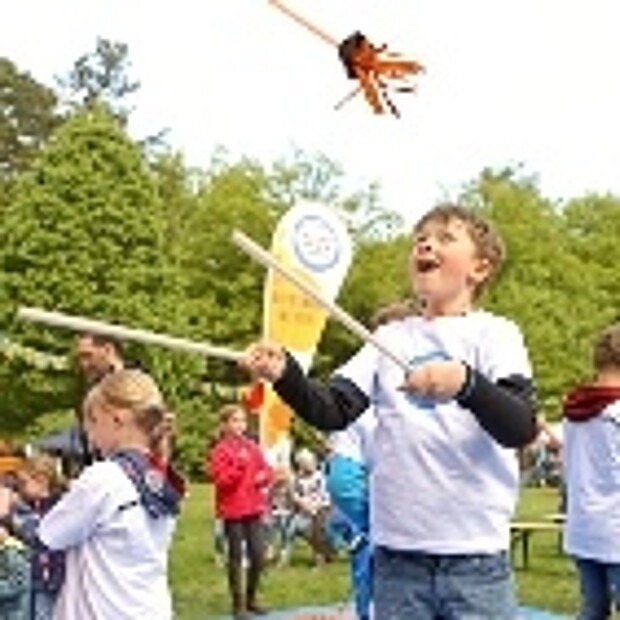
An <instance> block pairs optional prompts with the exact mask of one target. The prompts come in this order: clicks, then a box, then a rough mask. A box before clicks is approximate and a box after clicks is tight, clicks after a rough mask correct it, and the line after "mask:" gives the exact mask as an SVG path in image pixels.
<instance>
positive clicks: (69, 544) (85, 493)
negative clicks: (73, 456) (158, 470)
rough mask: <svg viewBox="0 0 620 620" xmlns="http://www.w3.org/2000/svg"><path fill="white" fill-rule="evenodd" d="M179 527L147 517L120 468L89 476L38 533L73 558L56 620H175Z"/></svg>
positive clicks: (97, 469) (100, 467)
mask: <svg viewBox="0 0 620 620" xmlns="http://www.w3.org/2000/svg"><path fill="white" fill-rule="evenodd" d="M174 525H175V520H174V519H173V518H172V517H161V518H158V519H153V518H150V517H149V516H148V514H147V512H146V510H145V509H144V508H143V507H142V506H141V505H140V502H139V496H138V492H137V491H136V488H135V487H134V484H133V483H132V482H131V480H130V479H129V478H128V477H127V475H126V474H125V473H124V472H123V470H122V469H121V467H120V465H118V464H117V463H115V462H113V461H100V462H97V463H94V464H93V465H91V466H90V467H88V468H86V469H85V470H84V471H83V472H82V474H81V475H80V476H79V478H77V479H76V480H75V481H73V483H72V484H71V488H70V490H69V491H68V492H67V493H66V494H65V495H64V496H63V498H62V499H61V500H60V501H59V502H58V504H56V505H55V506H54V508H53V509H52V510H51V511H50V512H49V513H48V514H47V515H46V516H45V517H44V518H43V520H42V522H41V525H40V528H39V536H40V538H41V540H42V541H43V543H44V544H46V545H47V546H48V547H50V548H52V549H63V550H66V552H67V555H66V577H65V583H64V585H63V588H62V590H61V592H60V596H59V599H58V602H57V604H56V606H55V611H54V620H111V619H112V618H113V619H114V620H137V619H138V618H144V619H146V618H148V619H149V620H170V619H171V618H172V602H171V596H170V591H169V587H168V580H167V564H168V549H169V547H170V543H171V540H172V534H173V531H174Z"/></svg>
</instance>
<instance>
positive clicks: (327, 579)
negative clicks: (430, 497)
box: [170, 485, 577, 620]
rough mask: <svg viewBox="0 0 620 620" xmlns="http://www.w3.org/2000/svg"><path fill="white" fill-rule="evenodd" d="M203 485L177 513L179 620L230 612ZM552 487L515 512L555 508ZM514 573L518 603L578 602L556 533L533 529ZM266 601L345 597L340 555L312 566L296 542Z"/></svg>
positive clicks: (267, 588) (272, 573) (554, 605)
mask: <svg viewBox="0 0 620 620" xmlns="http://www.w3.org/2000/svg"><path fill="white" fill-rule="evenodd" d="M210 493H211V489H210V487H207V486H206V485H194V486H192V487H191V492H190V496H189V498H188V500H187V501H186V504H185V506H184V510H183V513H182V515H181V518H180V521H179V525H178V529H177V533H176V537H175V543H174V546H173V550H172V558H171V567H170V574H171V582H172V590H173V593H174V597H175V607H176V611H177V618H178V619H179V620H207V619H209V618H217V617H218V616H221V615H224V614H226V613H227V612H228V608H229V602H228V593H227V588H226V577H225V572H224V570H223V569H222V568H220V567H218V566H217V565H216V564H215V562H214V559H213V542H212V535H211V533H212V519H213V513H212V504H213V503H212V499H211V494H210ZM557 505H558V492H557V490H556V489H550V488H541V489H526V490H525V491H524V494H523V497H522V500H521V502H520V506H519V516H520V517H523V518H536V517H539V518H540V517H541V516H543V515H545V514H549V513H553V512H555V511H556V508H557ZM515 565H516V569H515V574H516V577H517V583H518V588H519V599H520V602H521V604H523V605H528V606H534V607H540V608H543V609H547V610H550V611H556V612H564V613H570V612H573V611H574V610H575V609H576V606H577V580H576V575H575V572H574V570H573V566H572V563H571V562H570V560H568V559H567V558H565V557H564V556H563V555H562V553H560V552H558V536H557V533H555V532H536V533H535V534H534V535H533V536H532V539H531V542H530V564H529V568H527V569H524V568H522V567H520V554H519V553H517V554H516V556H515ZM262 591H263V593H264V599H265V601H266V602H268V603H269V605H271V606H272V607H278V608H285V607H292V606H301V605H308V604H316V605H318V604H322V603H334V602H338V601H343V600H345V599H346V598H347V597H348V593H349V585H348V572H347V563H346V559H345V557H344V555H342V557H340V558H339V559H337V560H336V561H335V562H333V563H331V564H328V565H325V566H322V567H321V568H313V567H312V566H311V562H310V552H309V550H308V548H307V547H306V546H305V545H304V543H303V542H300V543H298V545H297V547H296V549H295V553H294V556H293V561H292V563H291V565H290V566H288V567H285V568H275V567H274V568H272V569H270V570H269V572H268V573H267V575H266V576H265V582H264V587H263V590H262Z"/></svg>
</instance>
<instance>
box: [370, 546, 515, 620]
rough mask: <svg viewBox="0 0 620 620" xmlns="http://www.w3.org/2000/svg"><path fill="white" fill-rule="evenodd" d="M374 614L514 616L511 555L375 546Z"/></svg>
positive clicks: (506, 619) (474, 618) (434, 618)
mask: <svg viewBox="0 0 620 620" xmlns="http://www.w3.org/2000/svg"><path fill="white" fill-rule="evenodd" d="M374 571H375V575H374V578H375V581H374V588H373V591H374V603H375V618H379V619H380V620H409V619H411V620H514V619H515V618H516V617H517V605H516V600H515V593H514V584H513V579H512V571H511V568H510V560H509V558H508V554H507V553H506V552H501V553H496V554H493V555H455V556H448V555H446V556H440V555H430V554H426V553H418V552H413V551H393V550H390V549H386V548H385V547H377V548H375V557H374Z"/></svg>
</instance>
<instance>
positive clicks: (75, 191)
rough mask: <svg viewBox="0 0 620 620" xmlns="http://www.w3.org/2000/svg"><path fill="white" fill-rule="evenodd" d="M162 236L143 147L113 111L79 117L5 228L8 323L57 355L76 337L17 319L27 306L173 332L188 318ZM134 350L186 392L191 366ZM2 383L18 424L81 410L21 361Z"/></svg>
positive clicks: (19, 191) (0, 323) (1, 287)
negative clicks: (186, 369)
mask: <svg viewBox="0 0 620 620" xmlns="http://www.w3.org/2000/svg"><path fill="white" fill-rule="evenodd" d="M163 232H164V223H163V209H162V206H161V203H160V201H159V199H158V196H157V192H156V190H155V187H154V185H153V183H152V179H151V176H150V174H149V172H148V169H147V166H146V164H145V161H144V158H143V156H142V154H141V151H140V149H139V147H138V146H137V145H135V144H134V143H132V142H131V140H129V138H128V137H127V136H126V134H125V131H124V130H123V128H122V127H121V126H120V125H119V123H118V121H117V120H116V119H115V118H114V117H113V116H112V115H111V114H110V113H109V112H108V111H107V110H106V109H104V108H101V107H99V106H93V107H91V108H88V109H84V110H81V111H79V112H78V113H76V114H75V115H74V116H73V117H72V118H70V119H69V120H68V122H67V123H66V124H65V125H63V126H62V127H61V128H60V129H59V131H58V132H57V134H56V135H55V139H54V140H53V141H52V142H51V143H50V145H49V146H48V147H47V149H45V150H44V152H43V154H42V156H41V158H40V159H39V160H38V161H37V162H36V163H35V164H34V165H33V168H32V170H31V171H30V172H28V173H26V174H25V175H23V177H22V178H20V180H19V182H18V184H17V187H16V189H15V199H14V201H13V202H12V204H11V205H10V206H9V207H8V208H7V210H6V214H5V218H4V222H3V226H2V228H0V266H1V272H2V275H1V276H0V278H1V279H0V315H1V316H0V327H1V328H2V329H3V330H5V331H7V332H10V333H11V335H12V337H13V338H14V339H18V340H21V341H23V343H25V344H28V345H30V346H33V347H34V348H36V349H39V350H43V351H50V352H52V353H54V352H55V353H57V354H66V352H67V351H68V350H69V349H70V344H69V338H70V337H71V335H70V334H66V333H63V332H61V331H59V330H50V329H46V328H41V327H36V326H29V325H24V324H20V323H15V322H14V316H15V310H16V308H17V307H18V306H19V305H21V304H24V305H33V306H41V307H44V308H47V309H58V310H64V311H66V312H69V313H73V314H80V315H85V316H88V317H94V318H101V319H103V320H109V321H112V322H119V323H126V324H130V325H137V326H141V327H145V328H152V329H156V330H157V329H163V328H166V329H174V328H175V327H176V326H178V325H179V319H178V317H180V316H182V312H179V303H178V299H176V298H175V295H177V294H178V293H179V287H178V284H177V278H176V274H175V272H174V269H172V267H171V266H170V265H169V264H168V263H167V262H166V260H165V255H164V253H163V251H162V247H163ZM135 351H136V354H138V355H139V356H140V357H143V358H144V359H145V363H146V365H147V367H149V368H152V369H153V371H154V372H155V374H156V375H157V376H158V377H160V378H164V379H165V380H166V382H167V383H166V386H167V387H168V388H169V391H171V392H172V394H173V396H176V395H178V394H180V393H182V391H183V390H182V389H181V388H180V387H179V385H180V384H182V380H181V379H180V378H179V377H177V378H176V381H175V380H174V375H175V372H174V369H175V366H176V365H177V364H178V363H183V364H185V363H186V362H185V361H183V362H180V361H179V359H178V357H176V356H174V355H172V354H169V353H163V352H161V353H160V352H155V351H151V350H149V351H146V350H140V351H138V350H137V348H136V349H135ZM179 376H180V377H182V376H183V375H182V374H181V373H179ZM0 380H1V382H2V384H3V385H2V389H1V395H0V411H1V413H2V419H3V420H5V419H11V420H13V421H14V424H15V425H16V426H17V425H18V424H21V425H22V426H23V424H24V423H26V422H28V421H31V420H34V419H35V418H36V417H37V416H38V415H40V414H42V413H45V412H48V411H53V410H55V409H57V408H62V407H70V406H74V405H75V401H74V400H72V399H74V398H75V394H74V393H73V392H72V391H71V390H70V389H64V390H63V389H60V387H59V386H56V388H55V389H52V388H51V387H50V382H49V381H48V382H45V381H42V383H43V385H41V386H38V384H37V383H36V382H37V381H39V380H40V377H39V375H36V373H34V372H25V371H24V369H23V368H21V367H18V366H16V364H15V363H10V364H7V363H5V364H4V365H3V368H2V377H1V379H0ZM65 380H66V381H65V382H66V383H67V382H68V383H70V381H69V378H67V377H65ZM37 386H38V387H37ZM65 387H66V386H65ZM51 393H54V394H55V397H54V398H51V397H50V395H51ZM37 395H38V396H39V397H37Z"/></svg>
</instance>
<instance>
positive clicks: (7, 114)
mask: <svg viewBox="0 0 620 620" xmlns="http://www.w3.org/2000/svg"><path fill="white" fill-rule="evenodd" d="M0 110H1V113H0V208H2V206H4V205H6V204H7V203H8V201H9V192H10V189H11V187H12V185H13V182H14V180H15V177H16V176H17V175H18V174H19V173H20V172H22V171H24V170H26V169H27V168H28V166H29V165H30V163H31V161H32V160H33V158H34V157H35V155H36V154H37V153H38V152H39V150H40V149H41V147H42V146H43V145H44V144H45V143H46V141H47V140H48V138H49V136H50V134H51V132H52V131H53V130H54V128H55V127H57V126H58V124H59V123H60V120H61V119H60V116H59V114H58V112H57V101H56V95H55V94H54V92H53V91H52V90H51V89H49V88H48V87H47V86H44V85H43V84H41V83H39V82H37V81H36V80H35V79H34V78H33V77H32V76H31V75H29V74H28V73H24V72H22V71H20V70H19V69H18V68H17V67H16V66H15V64H14V63H13V62H11V61H10V60H9V59H8V58H0Z"/></svg>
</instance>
